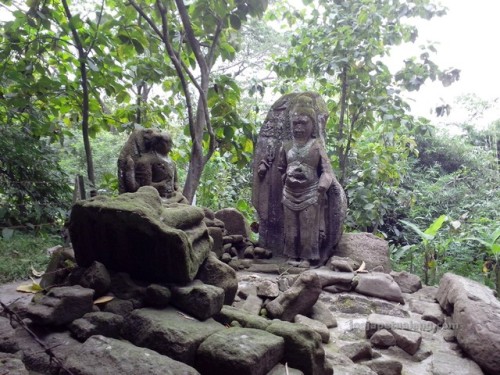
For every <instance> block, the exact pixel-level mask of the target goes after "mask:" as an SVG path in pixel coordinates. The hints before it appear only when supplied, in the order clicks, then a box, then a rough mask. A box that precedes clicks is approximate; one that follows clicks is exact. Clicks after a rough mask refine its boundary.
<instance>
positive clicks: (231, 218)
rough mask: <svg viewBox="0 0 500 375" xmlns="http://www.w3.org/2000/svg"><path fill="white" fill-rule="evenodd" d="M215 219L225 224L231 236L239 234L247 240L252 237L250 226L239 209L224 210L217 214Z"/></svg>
mask: <svg viewBox="0 0 500 375" xmlns="http://www.w3.org/2000/svg"><path fill="white" fill-rule="evenodd" d="M215 217H216V218H217V219H219V220H221V221H222V222H223V223H224V227H225V228H226V230H227V233H228V234H229V235H233V234H238V235H241V236H243V237H246V238H248V237H250V226H249V225H248V223H247V221H246V220H245V217H244V216H243V214H242V213H241V212H239V211H238V210H237V209H235V208H223V209H222V210H219V211H217V212H216V213H215ZM231 242H233V241H231Z"/></svg>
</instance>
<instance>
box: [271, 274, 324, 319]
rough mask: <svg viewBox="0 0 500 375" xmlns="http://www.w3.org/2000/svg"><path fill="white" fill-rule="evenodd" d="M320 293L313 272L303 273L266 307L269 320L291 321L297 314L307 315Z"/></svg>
mask: <svg viewBox="0 0 500 375" xmlns="http://www.w3.org/2000/svg"><path fill="white" fill-rule="evenodd" d="M320 293H321V284H320V282H319V277H318V275H316V273H314V272H313V271H306V272H303V273H302V274H301V275H300V276H299V277H298V278H297V280H296V281H295V282H294V283H293V285H292V286H291V287H290V288H289V289H288V290H286V291H285V292H283V293H282V294H281V295H280V296H279V297H277V298H276V299H274V300H272V301H271V302H269V303H268V304H267V305H266V310H267V312H268V314H269V317H271V318H278V319H281V320H286V321H289V322H291V321H293V318H294V317H295V315H297V314H304V315H305V314H307V313H308V312H309V311H310V310H311V308H312V306H313V305H314V304H315V303H316V301H317V300H318V297H319V295H320Z"/></svg>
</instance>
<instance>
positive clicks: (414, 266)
mask: <svg viewBox="0 0 500 375" xmlns="http://www.w3.org/2000/svg"><path fill="white" fill-rule="evenodd" d="M0 8H1V12H2V14H3V15H5V16H4V17H3V18H2V20H1V21H0V30H1V33H0V74H1V80H0V229H1V236H0V282H6V281H9V280H13V279H16V278H26V277H28V276H29V275H30V272H34V273H36V271H37V270H40V269H43V268H44V267H45V265H46V264H47V261H48V257H47V254H46V252H45V249H46V248H47V247H49V246H53V245H55V244H58V243H61V236H60V234H59V233H60V230H61V228H62V227H63V224H64V222H65V220H66V219H67V215H68V212H69V210H70V208H71V203H72V194H73V189H74V186H75V185H74V181H75V176H76V175H83V176H84V177H85V181H86V190H87V191H90V190H95V191H96V192H97V193H98V194H111V195H112V194H117V172H116V160H117V156H118V154H119V151H120V149H121V147H122V145H123V144H124V142H125V140H126V139H127V137H128V134H130V132H131V131H132V130H133V129H135V128H137V127H158V128H161V129H165V130H167V131H169V132H170V133H171V134H172V135H173V138H174V141H175V148H174V150H173V152H172V154H171V156H172V158H173V159H174V160H175V161H176V163H177V167H178V170H179V172H180V178H181V181H182V185H183V186H184V189H183V192H184V195H185V196H186V197H187V198H188V199H189V200H190V201H191V202H195V203H196V204H197V205H199V206H206V207H209V208H211V209H214V210H218V209H220V208H223V207H236V208H238V209H239V210H240V211H242V212H243V213H244V214H245V215H246V216H247V218H248V219H249V220H250V221H253V220H256V219H257V218H256V217H255V216H254V215H255V213H254V210H253V208H252V207H251V203H250V202H251V173H252V168H251V166H252V153H253V147H254V144H255V143H256V137H257V134H258V130H259V128H260V126H261V125H262V122H263V120H264V118H265V115H266V113H267V110H268V108H269V107H270V105H272V103H273V102H274V101H275V100H276V99H277V98H279V96H280V95H282V94H285V93H289V92H294V91H305V90H310V91H317V92H319V93H320V94H321V95H322V96H323V98H324V99H325V101H326V102H327V105H328V108H329V111H330V118H329V121H328V137H327V138H328V140H327V148H328V152H329V156H330V158H331V161H332V165H333V166H334V170H335V171H336V174H337V177H338V179H339V181H340V182H341V184H342V186H343V187H344V189H345V190H346V193H347V195H348V198H349V212H348V217H347V220H346V222H345V231H347V232H353V231H368V232H372V233H374V234H375V235H377V236H380V237H382V238H385V239H386V240H387V241H388V242H389V244H390V252H391V259H392V261H393V267H394V268H395V269H396V270H407V271H410V272H413V273H416V274H419V275H420V276H422V277H423V279H424V281H425V282H426V283H429V284H434V283H437V282H438V281H439V278H440V276H441V275H442V274H443V273H444V272H447V271H452V272H455V273H458V274H461V275H465V276H469V277H471V278H473V279H476V280H479V281H481V282H484V283H486V284H487V285H489V286H492V287H496V289H497V290H498V291H500V265H499V260H500V259H499V256H500V244H499V237H500V224H499V219H498V211H499V201H500V200H499V198H500V196H499V195H500V194H499V189H498V181H499V156H500V154H499V151H498V148H499V140H498V138H499V133H500V119H494V120H492V121H489V122H488V123H487V124H486V125H485V126H484V118H483V117H484V114H485V113H486V112H487V111H488V110H489V109H490V108H492V107H493V106H494V105H495V102H494V101H493V100H490V99H484V98H481V97H479V96H478V95H475V94H474V93H470V94H467V95H462V96H460V97H458V98H457V99H456V101H455V102H454V103H446V102H440V103H435V104H434V105H433V108H432V110H433V114H432V115H429V116H427V117H428V118H426V117H421V116H416V115H414V114H413V112H412V110H411V109H412V108H411V106H412V105H413V104H412V101H411V93H412V92H416V91H418V90H420V88H421V87H422V86H423V85H425V84H426V83H427V82H432V81H435V82H439V83H440V85H442V86H443V87H448V86H450V85H453V83H455V82H456V81H458V80H459V79H460V66H458V65H459V64H460V62H459V61H457V67H448V66H447V67H440V66H439V65H438V64H436V63H435V57H436V56H437V54H438V53H439V51H438V49H437V48H436V45H435V44H433V43H432V42H427V41H422V40H420V39H419V28H421V27H422V25H424V23H423V21H425V20H430V19H436V18H440V17H446V8H444V7H442V6H441V5H439V4H437V3H435V2H433V1H431V0H416V1H403V0H392V1H389V0H360V1H354V2H353V1H343V0H314V1H312V0H304V1H303V3H300V4H296V3H295V2H293V3H289V2H287V1H286V0H274V1H269V2H268V1H267V0H190V1H183V0H129V1H125V2H123V1H114V0H101V1H86V2H81V1H73V2H70V1H69V0H29V1H15V0H11V1H6V0H2V1H0ZM401 46H413V47H412V48H405V49H404V51H405V52H406V51H408V55H405V56H403V57H401V58H398V56H395V55H391V53H392V52H393V51H395V50H396V49H397V48H400V47H401ZM457 110H458V111H459V113H461V117H460V118H459V119H458V120H457V119H455V120H453V121H448V122H446V121H443V119H444V118H447V117H446V116H447V115H449V114H450V111H452V113H455V112H453V111H457ZM455 118H456V117H455ZM438 120H439V121H438ZM480 122H482V123H483V126H482V127H478V126H477V124H478V123H480ZM443 124H446V125H445V126H444V125H443ZM438 125H439V126H438Z"/></svg>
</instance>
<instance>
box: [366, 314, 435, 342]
mask: <svg viewBox="0 0 500 375" xmlns="http://www.w3.org/2000/svg"><path fill="white" fill-rule="evenodd" d="M381 329H386V330H388V331H391V332H392V330H395V329H400V330H405V331H412V332H432V333H434V332H436V330H437V326H436V325H435V324H434V323H432V322H428V321H424V320H415V319H409V318H400V317H396V316H389V315H380V314H370V315H369V316H368V319H367V321H366V337H368V338H370V337H372V335H373V334H374V333H375V332H377V331H379V330H381Z"/></svg>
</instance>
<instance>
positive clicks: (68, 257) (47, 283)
mask: <svg viewBox="0 0 500 375" xmlns="http://www.w3.org/2000/svg"><path fill="white" fill-rule="evenodd" d="M68 261H69V262H70V263H73V264H74V263H75V253H74V251H73V249H72V248H69V247H60V248H58V249H57V250H55V251H54V252H53V253H52V255H51V257H50V261H49V264H48V266H47V268H46V270H45V273H44V274H43V275H42V279H41V280H40V286H41V287H42V288H44V289H49V288H51V287H53V286H61V285H65V284H66V278H67V277H68V276H69V274H70V272H71V268H70V267H68V265H67V262H68Z"/></svg>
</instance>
